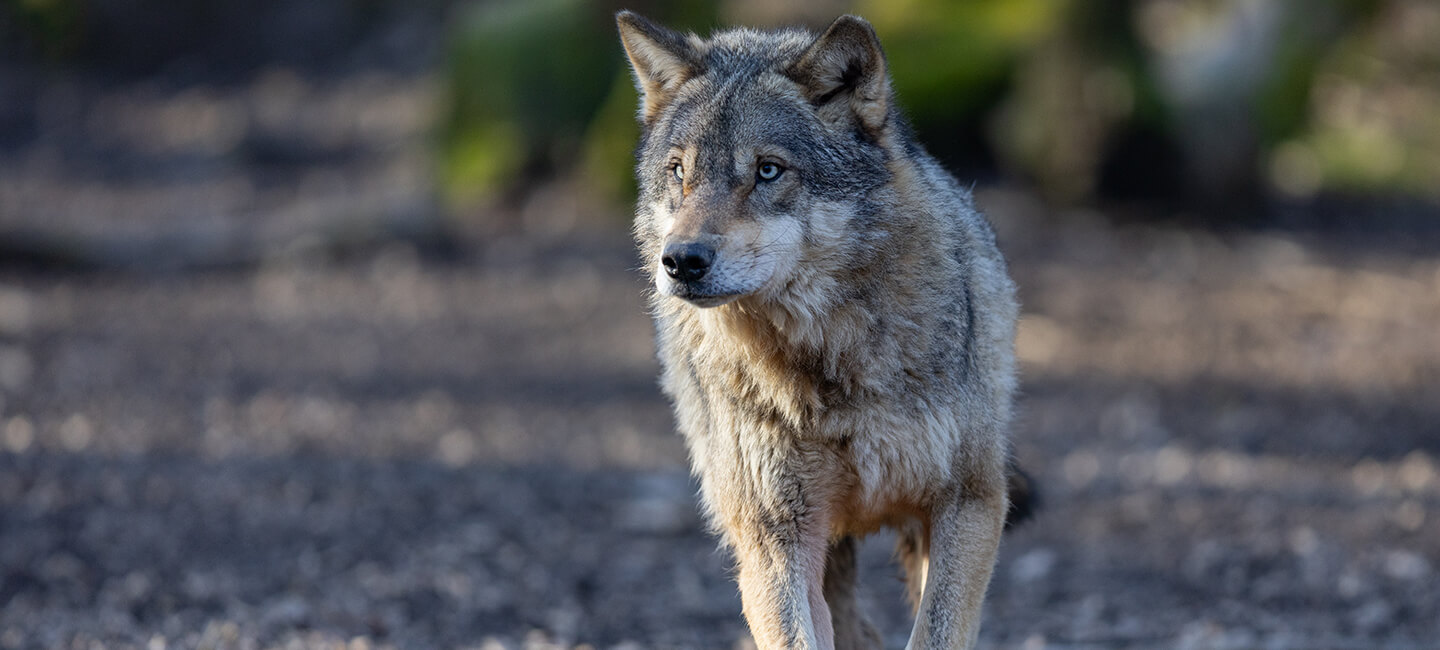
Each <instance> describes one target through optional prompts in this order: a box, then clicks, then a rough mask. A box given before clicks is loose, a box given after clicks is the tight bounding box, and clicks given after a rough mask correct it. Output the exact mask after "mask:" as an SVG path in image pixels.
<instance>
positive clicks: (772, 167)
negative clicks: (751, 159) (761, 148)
mask: <svg viewBox="0 0 1440 650" xmlns="http://www.w3.org/2000/svg"><path fill="white" fill-rule="evenodd" d="M782 171H785V168H783V167H781V166H779V165H777V164H775V163H772V162H767V163H760V166H759V167H758V168H756V169H755V176H756V177H757V178H759V179H760V180H762V181H773V180H775V179H777V178H780V172H782Z"/></svg>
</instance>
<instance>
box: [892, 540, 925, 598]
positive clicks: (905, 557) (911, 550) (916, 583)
mask: <svg viewBox="0 0 1440 650" xmlns="http://www.w3.org/2000/svg"><path fill="white" fill-rule="evenodd" d="M896 532H898V533H899V538H898V539H897V540H895V557H896V559H897V560H898V561H899V562H900V568H901V569H904V571H905V600H906V601H907V602H909V603H910V613H911V614H914V613H915V611H916V610H917V609H919V608H920V594H921V590H923V589H924V588H925V564H926V556H927V555H928V551H927V549H926V548H925V527H924V526H923V525H922V524H921V523H920V522H919V521H918V520H917V521H909V522H906V523H905V524H904V525H902V526H900V527H899V529H898V530H897V531H896Z"/></svg>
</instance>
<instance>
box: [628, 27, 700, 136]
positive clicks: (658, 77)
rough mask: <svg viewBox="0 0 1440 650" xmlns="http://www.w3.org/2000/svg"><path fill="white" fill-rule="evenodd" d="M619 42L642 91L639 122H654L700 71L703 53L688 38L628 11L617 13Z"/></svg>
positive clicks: (638, 88)
mask: <svg viewBox="0 0 1440 650" xmlns="http://www.w3.org/2000/svg"><path fill="white" fill-rule="evenodd" d="M615 24H616V25H617V26H618V27H619V29H620V43H621V44H622V45H624V46H625V54H626V55H627V56H629V57H630V67H631V68H633V69H634V70H635V88H636V89H637V90H639V91H640V119H641V121H642V122H644V123H646V124H649V123H651V122H653V121H655V116H656V115H659V114H660V109H662V108H665V105H666V104H669V103H670V101H671V100H672V99H674V98H675V91H676V90H677V89H678V88H680V84H683V83H685V81H686V80H687V79H690V78H691V77H694V76H695V75H697V74H699V72H700V53H699V52H697V51H696V50H695V46H694V45H692V44H691V43H690V41H689V40H688V39H686V37H685V36H683V35H681V34H680V33H678V32H675V31H672V30H669V29H666V28H664V27H661V26H660V25H657V24H655V23H652V22H650V21H649V20H647V19H645V18H643V17H641V16H640V15H639V14H636V13H632V12H629V11H621V12H620V13H618V14H615Z"/></svg>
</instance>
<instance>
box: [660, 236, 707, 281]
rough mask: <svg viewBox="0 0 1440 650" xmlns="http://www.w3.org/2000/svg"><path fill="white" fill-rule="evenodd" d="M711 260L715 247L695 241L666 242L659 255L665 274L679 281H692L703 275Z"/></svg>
mask: <svg viewBox="0 0 1440 650" xmlns="http://www.w3.org/2000/svg"><path fill="white" fill-rule="evenodd" d="M713 261H715V249H713V248H710V247H709V246H706V245H704V244H696V243H686V244H668V245H666V246H665V251H664V254H663V255H661V256H660V265H661V266H664V267H665V274H666V275H668V276H670V277H672V278H675V279H676V280H679V281H681V282H694V281H696V280H699V279H700V278H703V277H705V273H706V272H707V271H709V270H710V263H711V262H713Z"/></svg>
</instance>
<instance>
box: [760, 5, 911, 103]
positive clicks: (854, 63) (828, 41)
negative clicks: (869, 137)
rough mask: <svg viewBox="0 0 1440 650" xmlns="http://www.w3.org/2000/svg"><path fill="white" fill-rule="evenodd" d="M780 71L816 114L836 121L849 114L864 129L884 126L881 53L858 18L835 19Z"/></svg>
mask: <svg viewBox="0 0 1440 650" xmlns="http://www.w3.org/2000/svg"><path fill="white" fill-rule="evenodd" d="M785 75H786V76H788V77H790V78H791V79H793V80H794V81H795V82H796V83H798V84H800V88H801V89H803V91H804V93H805V97H806V99H809V100H810V103H811V104H813V105H815V107H816V108H817V109H819V110H820V115H821V117H823V118H825V119H830V120H838V119H843V118H845V117H848V116H847V115H846V114H845V113H846V112H853V113H854V115H855V117H856V118H858V119H859V120H860V122H861V124H863V125H864V126H865V127H866V128H867V129H870V130H872V131H879V130H880V129H881V127H883V126H884V125H885V117H886V114H887V112H888V111H889V107H890V79H889V77H888V75H887V74H886V72H885V53H884V52H883V51H882V50H881V49H880V37H878V36H876V35H875V29H874V28H873V27H871V26H870V23H868V22H865V19H864V18H860V17H858V16H841V17H839V18H836V19H835V22H833V23H831V24H830V27H829V28H828V29H826V30H825V33H824V34H821V35H820V38H817V39H815V42H814V43H812V44H811V45H810V48H809V49H807V50H805V53H804V54H801V55H800V58H799V59H797V60H796V61H795V63H793V64H791V66H790V67H789V68H787V69H786V71H785Z"/></svg>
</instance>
